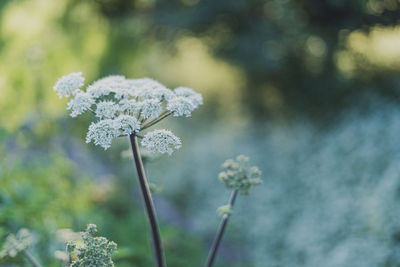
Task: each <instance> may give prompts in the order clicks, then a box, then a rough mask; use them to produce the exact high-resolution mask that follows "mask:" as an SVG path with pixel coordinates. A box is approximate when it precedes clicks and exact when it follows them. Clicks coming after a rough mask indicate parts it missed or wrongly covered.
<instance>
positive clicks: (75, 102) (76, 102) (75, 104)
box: [67, 89, 94, 117]
mask: <svg viewBox="0 0 400 267" xmlns="http://www.w3.org/2000/svg"><path fill="white" fill-rule="evenodd" d="M72 94H73V95H74V97H73V98H72V99H71V100H70V101H69V102H68V104H67V110H71V117H76V116H78V115H80V114H82V113H84V112H85V111H87V110H88V109H90V107H91V106H92V105H93V104H94V99H93V98H92V97H91V96H90V95H89V94H88V93H86V92H84V91H82V90H79V89H77V90H75V91H74V92H73V93H72Z"/></svg>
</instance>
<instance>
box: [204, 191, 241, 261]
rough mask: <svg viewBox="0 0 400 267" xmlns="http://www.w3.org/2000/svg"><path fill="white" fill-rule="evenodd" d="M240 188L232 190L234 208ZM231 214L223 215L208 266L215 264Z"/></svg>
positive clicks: (230, 202)
mask: <svg viewBox="0 0 400 267" xmlns="http://www.w3.org/2000/svg"><path fill="white" fill-rule="evenodd" d="M237 193H238V190H237V189H235V190H233V191H232V194H231V197H230V199H229V206H231V208H233V204H235V199H236V196H237ZM229 217H230V214H229V213H228V214H224V216H223V217H222V220H221V223H220V225H219V228H218V231H217V234H216V235H215V239H214V241H213V243H212V245H211V249H210V252H209V253H208V257H207V262H206V267H211V266H212V265H213V264H214V260H215V256H216V255H217V252H218V248H219V245H220V243H221V240H222V236H223V235H224V232H225V228H226V225H227V224H228V220H229Z"/></svg>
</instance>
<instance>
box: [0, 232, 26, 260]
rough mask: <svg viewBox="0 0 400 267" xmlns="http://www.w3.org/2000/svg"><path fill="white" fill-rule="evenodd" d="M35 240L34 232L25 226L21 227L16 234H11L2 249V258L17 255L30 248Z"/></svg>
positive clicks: (0, 256) (0, 254) (0, 252)
mask: <svg viewBox="0 0 400 267" xmlns="http://www.w3.org/2000/svg"><path fill="white" fill-rule="evenodd" d="M33 242H34V238H33V236H32V234H31V233H30V232H29V230H27V229H25V228H22V229H20V230H19V231H18V233H17V234H16V235H14V234H9V235H8V236H7V238H6V242H5V243H4V245H3V248H2V250H1V251H0V259H1V258H5V257H11V258H13V257H15V256H17V254H18V253H19V252H21V251H23V250H25V249H26V248H28V247H29V246H30V245H32V243H33Z"/></svg>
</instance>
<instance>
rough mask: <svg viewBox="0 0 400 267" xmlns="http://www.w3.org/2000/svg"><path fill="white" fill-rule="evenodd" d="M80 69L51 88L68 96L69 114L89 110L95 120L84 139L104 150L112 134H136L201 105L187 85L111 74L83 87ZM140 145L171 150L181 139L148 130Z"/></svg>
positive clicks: (188, 113) (109, 142) (168, 152)
mask: <svg viewBox="0 0 400 267" xmlns="http://www.w3.org/2000/svg"><path fill="white" fill-rule="evenodd" d="M83 82H84V78H83V77H82V73H81V72H73V73H71V74H68V75H66V76H63V77H61V78H60V79H59V80H58V81H57V83H56V85H55V86H54V90H55V91H57V92H58V95H59V96H60V98H61V97H71V100H70V101H69V102H68V107H67V110H70V111H71V117H76V116H78V115H81V114H83V113H85V112H86V111H90V112H92V113H93V114H94V115H95V117H96V118H97V121H95V122H92V123H91V125H90V126H89V129H88V132H87V135H86V142H87V143H90V142H93V143H94V144H95V145H99V146H101V147H103V148H104V149H108V148H109V147H110V146H111V143H112V141H113V140H114V139H115V138H116V137H120V136H127V135H130V134H132V133H138V132H139V131H141V130H144V129H146V128H148V127H150V126H152V125H154V124H155V123H157V122H158V121H160V120H162V119H163V118H165V117H167V116H169V115H173V116H175V117H178V116H185V117H190V116H191V114H192V112H193V110H195V109H197V108H198V107H199V105H201V104H203V98H202V96H201V94H199V93H196V92H195V91H194V90H193V89H191V88H188V87H178V88H176V89H174V90H170V89H168V88H167V87H165V86H164V85H162V84H161V83H159V82H157V81H155V80H152V79H149V78H141V79H127V78H125V77H124V76H121V75H112V76H108V77H105V78H102V79H99V80H97V81H95V82H94V83H93V84H91V85H89V86H88V87H87V88H86V90H81V88H82V87H83V85H84V84H83ZM142 145H143V146H145V147H146V148H147V149H148V150H149V151H150V152H153V153H154V152H158V153H167V154H169V155H171V153H172V152H173V151H174V150H175V149H179V148H180V147H181V145H182V144H181V141H180V139H179V138H178V137H176V136H175V135H174V134H173V133H172V132H171V131H168V130H154V131H152V132H148V133H147V134H146V135H145V137H144V139H143V141H142Z"/></svg>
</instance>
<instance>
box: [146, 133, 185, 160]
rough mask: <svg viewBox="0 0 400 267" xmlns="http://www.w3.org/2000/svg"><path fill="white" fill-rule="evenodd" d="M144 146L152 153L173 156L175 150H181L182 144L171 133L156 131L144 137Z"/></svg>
mask: <svg viewBox="0 0 400 267" xmlns="http://www.w3.org/2000/svg"><path fill="white" fill-rule="evenodd" d="M142 146H144V147H146V148H147V150H148V151H149V152H152V153H155V152H159V153H161V154H164V153H167V154H168V155H171V154H172V152H173V151H174V149H179V148H181V146H182V142H181V140H180V139H179V138H178V137H176V136H175V135H174V134H173V133H172V132H171V131H168V130H154V131H152V132H148V133H147V134H146V135H145V136H144V138H143V140H142Z"/></svg>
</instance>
